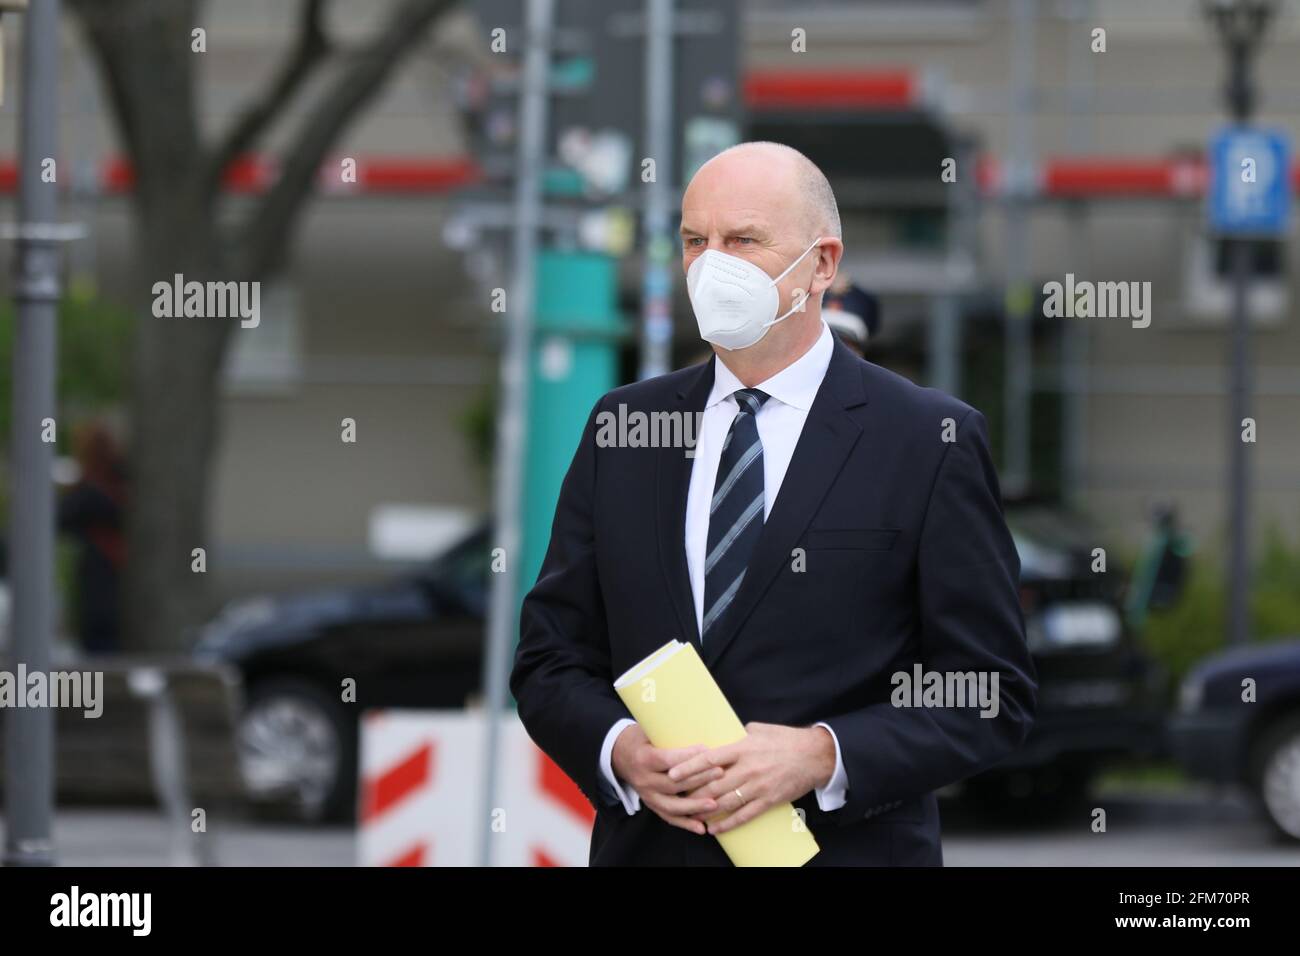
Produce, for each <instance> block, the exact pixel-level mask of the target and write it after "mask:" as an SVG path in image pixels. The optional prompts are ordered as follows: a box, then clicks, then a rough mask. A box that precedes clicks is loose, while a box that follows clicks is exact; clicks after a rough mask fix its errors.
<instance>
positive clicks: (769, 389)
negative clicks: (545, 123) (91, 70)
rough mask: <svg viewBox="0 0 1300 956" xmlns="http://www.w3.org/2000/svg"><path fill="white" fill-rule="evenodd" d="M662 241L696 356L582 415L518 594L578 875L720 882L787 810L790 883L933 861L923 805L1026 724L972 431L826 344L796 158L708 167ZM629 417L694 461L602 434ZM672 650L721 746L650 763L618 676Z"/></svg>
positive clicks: (530, 712) (746, 150)
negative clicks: (670, 248) (703, 694)
mask: <svg viewBox="0 0 1300 956" xmlns="http://www.w3.org/2000/svg"><path fill="white" fill-rule="evenodd" d="M681 236H682V265H683V268H684V271H685V274H686V285H687V290H688V292H689V295H690V300H691V306H692V309H693V310H694V312H695V317H696V322H697V325H698V327H699V330H700V336H701V338H702V339H703V340H704V341H705V342H707V343H709V345H710V346H711V347H712V349H713V352H714V355H713V357H712V358H710V359H709V360H708V361H706V362H704V363H703V364H700V365H696V366H692V367H690V368H686V369H682V370H680V371H676V372H673V373H671V374H668V375H664V376H661V377H658V378H654V379H649V380H647V381H643V382H637V383H635V384H633V385H627V386H624V387H622V388H617V389H614V390H613V391H612V392H610V393H608V394H607V395H605V396H604V397H603V398H601V399H600V401H599V402H597V403H596V405H595V407H594V408H593V409H592V412H591V416H590V418H589V419H588V421H587V425H586V428H585V430H584V432H583V435H582V439H581V441H580V443H579V446H578V450H577V452H576V453H575V455H574V458H573V463H572V465H571V466H570V468H569V471H568V474H567V476H566V477H565V480H564V484H563V487H562V489H561V492H560V499H559V503H558V505H557V507H556V512H555V521H554V525H553V527H552V531H551V541H550V547H549V549H548V550H547V553H546V558H545V560H544V562H543V565H542V569H541V573H540V574H539V576H538V579H537V583H536V585H535V586H534V587H533V589H532V590H531V591H530V592H529V594H528V595H527V597H526V598H525V600H524V605H523V613H522V615H521V620H520V640H519V646H518V650H517V652H516V656H515V663H514V670H513V672H512V674H511V679H510V686H511V691H512V692H513V694H514V696H515V698H516V700H517V701H518V704H519V716H520V718H521V719H522V721H523V722H524V725H525V726H526V727H527V729H528V732H529V734H530V735H531V736H532V738H533V739H534V740H535V741H536V742H537V744H538V745H539V746H540V747H541V748H542V749H543V750H544V751H545V752H546V753H547V754H549V755H550V756H551V758H552V759H554V760H555V762H556V763H557V764H559V766H560V767H561V768H562V769H563V770H564V771H565V772H566V773H567V774H568V775H569V776H570V777H572V778H573V780H574V781H576V782H577V784H578V786H579V787H581V789H582V791H583V792H584V793H585V794H586V796H587V798H588V799H589V800H590V801H591V802H592V805H593V806H594V807H595V808H596V819H595V823H594V826H593V829H592V835H591V850H590V862H591V864H592V865H608V864H634V865H635V864H639V865H717V866H726V865H729V862H730V861H729V860H728V858H727V856H726V854H725V853H724V852H723V850H722V848H721V846H720V844H719V843H718V841H717V840H716V839H715V838H714V836H715V835H716V834H719V833H723V832H726V831H727V830H730V829H733V828H735V827H738V826H743V825H744V824H745V823H747V822H748V821H749V820H752V819H753V818H755V817H756V816H758V815H759V814H761V813H763V812H765V811H766V810H768V809H769V808H771V807H773V806H778V805H781V804H784V803H786V802H791V803H793V804H794V806H795V808H796V809H797V810H798V811H799V812H800V816H801V817H802V821H803V825H806V826H807V828H808V829H809V830H811V831H812V833H813V835H814V837H815V839H816V841H817V843H818V845H819V847H820V851H819V852H818V853H817V854H816V855H815V856H813V858H812V859H811V861H810V862H809V864H808V865H812V866H818V865H911V866H915V865H941V864H942V859H943V858H942V851H941V845H940V837H939V812H938V804H937V801H936V799H935V795H934V791H935V790H936V789H938V788H940V787H944V786H946V785H948V784H952V783H955V782H957V781H959V780H961V779H963V778H965V777H967V776H969V775H971V774H973V773H976V772H978V771H980V770H982V769H984V768H986V767H989V766H991V765H993V764H994V763H996V762H997V761H998V760H1000V759H1001V758H1002V757H1004V756H1006V755H1007V754H1009V753H1010V752H1011V751H1012V750H1014V749H1015V748H1016V747H1017V746H1018V745H1019V744H1020V742H1021V741H1022V740H1023V739H1024V737H1025V735H1026V733H1027V732H1028V730H1029V727H1030V726H1031V724H1032V721H1033V714H1034V707H1035V699H1034V698H1035V691H1036V675H1035V673H1034V669H1033V664H1032V662H1031V659H1030V657H1029V654H1028V651H1027V649H1026V643H1025V633H1024V622H1023V619H1022V616H1021V610H1020V602H1019V596H1018V578H1019V572H1020V566H1019V560H1018V558H1017V554H1016V550H1015V547H1014V545H1013V543H1012V539H1011V535H1010V533H1009V532H1008V530H1007V527H1006V523H1005V521H1004V519H1003V515H1002V505H1001V496H1000V493H999V489H998V481H997V476H996V474H995V472H994V469H993V464H992V461H991V459H990V455H989V450H988V435H987V428H986V425H985V421H984V418H983V416H982V415H981V414H980V413H979V412H978V411H976V410H974V409H972V408H971V407H970V406H968V405H965V404H963V403H962V402H960V401H958V400H957V399H955V398H952V397H950V396H948V395H945V394H943V393H941V392H938V391H935V390H934V389H928V388H920V387H918V386H916V385H914V384H912V383H911V382H909V381H907V380H906V379H903V378H901V377H899V376H897V375H894V374H892V373H890V372H887V371H886V370H884V369H882V368H880V367H878V366H876V365H873V364H871V363H869V362H866V361H864V360H863V359H861V358H860V357H858V356H856V355H854V354H853V353H852V352H850V350H849V349H848V348H847V347H846V346H845V345H844V344H843V343H842V342H839V341H838V340H837V339H836V338H835V337H834V336H833V335H832V334H831V332H830V330H829V329H828V328H827V326H826V323H825V322H824V321H823V320H822V316H821V297H822V294H823V292H825V290H826V289H827V288H828V287H829V286H830V285H831V283H832V282H833V281H834V280H835V275H836V269H837V267H838V265H839V262H840V258H841V256H842V255H843V252H844V243H843V239H842V235H841V228H840V218H839V212H838V210H837V208H836V203H835V197H834V194H833V192H832V190H831V187H830V185H829V183H828V182H827V181H826V178H825V176H823V175H822V173H821V171H820V170H818V169H817V167H816V166H815V165H814V164H813V163H812V162H810V161H809V160H808V159H807V158H806V157H804V156H803V155H802V154H800V153H798V152H797V151H795V150H793V149H790V148H789V147H786V146H782V145H779V144H775V143H744V144H741V145H740V146H736V147H732V148H731V149H728V150H726V151H725V152H723V153H720V154H719V155H717V156H715V157H714V158H713V159H712V160H710V161H709V162H708V163H706V164H705V165H704V166H703V167H701V168H700V170H699V171H698V172H697V173H696V175H695V177H694V178H693V179H692V180H691V182H690V184H689V186H688V187H687V189H686V192H685V194H684V196H683V199H682V219H681ZM638 412H639V413H642V414H644V415H645V416H646V420H648V421H652V422H653V421H666V422H678V421H689V422H690V423H691V424H692V425H693V426H694V427H691V428H686V429H681V430H680V434H684V435H685V434H689V436H690V437H691V438H692V439H693V441H692V442H691V443H690V444H691V447H689V448H683V447H682V445H683V444H686V442H685V441H683V442H679V443H677V445H676V447H674V445H673V443H672V442H657V441H656V442H654V443H653V447H646V444H647V442H645V441H637V440H635V438H630V437H628V438H627V440H623V439H624V438H625V437H626V436H622V435H620V434H617V433H614V430H613V429H611V428H609V427H608V425H609V423H611V422H613V421H615V420H622V421H628V420H632V419H629V418H628V417H627V416H629V415H635V413H638ZM665 413H666V414H667V417H662V416H664V415H665ZM656 415H658V416H661V417H660V418H655V417H653V416H656ZM674 638H676V639H679V640H682V641H690V642H691V643H692V644H694V645H695V647H696V649H697V650H698V651H699V653H700V655H701V657H702V658H703V660H704V662H705V664H706V665H707V667H708V668H709V670H710V672H711V673H712V675H713V677H714V679H715V680H716V681H717V683H718V685H719V686H720V687H721V689H722V691H723V693H724V694H725V695H726V697H727V700H728V701H729V702H730V703H731V705H732V707H733V708H734V709H735V711H736V713H737V715H738V716H739V717H740V719H741V721H742V722H743V723H744V725H745V730H746V735H745V737H744V738H743V739H742V740H740V741H738V742H736V743H732V744H728V745H726V746H721V747H713V748H708V747H705V746H703V745H702V744H701V745H697V746H692V747H686V748H681V749H662V748H656V747H655V746H653V745H652V744H651V743H650V741H649V740H648V739H647V738H646V735H645V733H644V732H643V730H642V729H641V727H640V726H639V725H638V724H637V723H636V722H635V720H633V719H632V717H631V715H630V714H629V713H628V710H627V708H626V707H625V706H624V704H623V703H622V701H621V700H620V698H619V697H618V695H617V694H616V693H615V692H614V689H613V686H612V683H613V681H614V679H615V678H616V677H617V676H618V675H619V674H621V673H623V672H624V671H625V670H627V669H628V668H629V667H631V666H632V665H633V664H635V663H637V662H638V661H639V660H641V659H642V658H644V657H645V656H646V655H648V654H649V653H651V652H652V651H654V650H656V649H657V648H659V647H661V646H662V645H663V644H664V643H666V642H667V641H668V640H671V639H674ZM710 821H711V822H710Z"/></svg>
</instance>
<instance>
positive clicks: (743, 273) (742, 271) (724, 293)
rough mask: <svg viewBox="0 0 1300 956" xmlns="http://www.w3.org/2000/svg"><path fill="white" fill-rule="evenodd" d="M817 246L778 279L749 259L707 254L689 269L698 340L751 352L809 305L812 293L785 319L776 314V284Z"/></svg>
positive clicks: (778, 298) (709, 251)
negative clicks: (769, 331) (755, 346)
mask: <svg viewBox="0 0 1300 956" xmlns="http://www.w3.org/2000/svg"><path fill="white" fill-rule="evenodd" d="M821 241H822V237H821V236H818V237H817V238H816V239H814V240H813V244H812V245H811V246H809V247H808V248H807V249H805V250H804V251H803V252H802V253H800V255H799V258H797V259H795V260H794V262H792V263H790V265H789V266H788V267H787V268H786V270H785V272H782V273H781V274H780V275H779V276H777V277H776V278H775V279H773V278H771V277H770V276H769V275H768V274H767V273H766V272H764V271H763V270H762V269H761V268H759V267H758V266H756V265H754V263H752V262H749V261H747V260H745V259H741V258H739V257H737V256H731V255H728V254H727V253H725V252H718V251H717V250H715V249H706V250H705V251H704V252H703V253H701V254H700V255H699V257H697V258H696V260H695V261H694V262H692V263H691V267H690V268H689V269H687V270H686V291H687V293H688V294H689V295H690V298H691V308H692V309H694V310H695V321H696V322H697V323H698V324H699V326H700V338H702V339H704V341H706V342H712V343H713V344H714V345H720V346H722V347H723V348H724V349H730V350H735V349H744V348H749V346H751V345H753V344H754V343H755V342H757V341H759V340H760V339H761V338H762V337H763V336H765V335H766V334H767V330H768V329H770V328H771V327H772V326H774V325H776V323H778V322H780V321H781V320H782V319H784V318H787V317H788V316H790V315H792V314H793V313H794V312H796V311H797V310H798V309H799V308H800V307H801V306H802V305H803V304H804V303H805V302H807V301H808V293H807V292H805V293H804V294H803V297H802V298H801V299H800V300H799V301H798V303H797V304H795V305H794V306H793V307H791V309H790V311H789V312H787V313H785V315H777V314H776V310H777V309H778V308H780V306H781V294H780V292H778V291H777V288H776V285H777V283H778V282H780V281H781V280H782V279H784V278H785V277H786V276H787V275H788V274H789V272H790V270H791V269H793V268H794V267H795V266H797V265H798V264H799V263H800V262H802V261H803V257H804V256H806V255H808V253H810V252H812V251H813V250H814V249H816V248H817V245H818V244H819V243H820V242H821Z"/></svg>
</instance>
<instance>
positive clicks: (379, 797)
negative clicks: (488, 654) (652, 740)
mask: <svg viewBox="0 0 1300 956" xmlns="http://www.w3.org/2000/svg"><path fill="white" fill-rule="evenodd" d="M500 731H501V734H500V737H499V740H500V762H499V764H498V771H497V773H498V784H497V800H496V806H495V807H492V808H488V807H486V806H485V805H484V803H485V801H484V800H483V799H482V792H483V746H484V742H485V739H486V734H487V723H486V715H484V714H483V713H482V712H466V711H412V710H386V711H369V712H367V713H366V715H365V716H364V717H363V718H362V722H361V759H360V776H361V780H360V786H361V791H360V799H359V801H358V816H359V821H358V840H357V844H358V855H359V862H360V864H361V865H362V866H475V865H477V864H478V862H479V859H478V848H479V834H480V833H482V830H483V828H484V827H487V826H489V825H491V826H492V828H493V829H492V839H493V840H494V841H495V842H494V843H493V862H494V863H495V864H496V865H498V866H586V865H587V856H588V848H589V846H590V842H591V824H592V820H593V819H594V817H595V811H594V810H592V807H591V804H590V803H588V802H587V798H586V797H584V796H583V795H582V791H581V790H579V789H578V787H577V785H576V784H575V783H574V782H573V781H572V780H570V779H569V778H568V777H567V776H566V775H565V774H564V772H563V771H561V770H560V769H559V767H557V766H556V765H555V763H554V762H553V761H552V760H551V759H550V758H549V757H547V756H546V755H545V754H544V753H542V752H541V751H540V750H539V749H537V745H536V744H534V743H533V742H532V739H531V738H529V736H528V733H527V732H526V731H525V730H524V727H523V724H521V723H520V722H519V718H518V717H517V716H515V715H513V714H512V715H509V716H508V717H504V718H502V723H501V727H500Z"/></svg>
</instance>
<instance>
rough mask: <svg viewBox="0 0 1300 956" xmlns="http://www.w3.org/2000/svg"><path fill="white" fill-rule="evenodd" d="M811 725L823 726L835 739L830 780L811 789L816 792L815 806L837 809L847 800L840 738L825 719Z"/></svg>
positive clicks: (828, 809)
mask: <svg viewBox="0 0 1300 956" xmlns="http://www.w3.org/2000/svg"><path fill="white" fill-rule="evenodd" d="M813 726H814V727H825V728H826V731H827V733H829V734H830V735H831V740H833V741H835V772H834V773H833V774H831V779H830V782H829V783H828V784H826V786H824V787H817V788H816V789H815V790H814V791H813V792H814V793H816V794H817V806H819V807H821V808H822V810H823V811H825V812H828V813H829V812H830V811H831V810H838V809H839V808H840V807H842V806H844V804H846V803H847V802H848V799H849V797H848V792H849V775H848V774H847V773H846V772H845V770H844V761H843V760H842V759H841V757H840V738H838V737H836V736H835V731H834V730H832V729H831V725H830V724H828V723H826V722H825V721H818V722H817V723H816V724H813Z"/></svg>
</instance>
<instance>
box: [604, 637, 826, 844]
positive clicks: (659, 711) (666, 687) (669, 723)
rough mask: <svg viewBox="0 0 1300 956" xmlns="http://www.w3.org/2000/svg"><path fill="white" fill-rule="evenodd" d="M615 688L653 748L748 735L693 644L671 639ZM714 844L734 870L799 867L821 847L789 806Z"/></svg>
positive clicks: (777, 808) (713, 743)
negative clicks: (725, 856)
mask: <svg viewBox="0 0 1300 956" xmlns="http://www.w3.org/2000/svg"><path fill="white" fill-rule="evenodd" d="M614 690H615V691H617V692H618V696H619V697H621V698H622V699H623V703H624V704H626V705H627V709H628V710H630V711H631V712H632V716H633V717H635V718H636V721H637V723H639V724H640V725H641V729H642V730H644V731H645V735H646V737H647V738H648V739H649V740H650V743H652V744H653V745H654V746H656V747H660V748H677V747H690V746H693V745H695V744H704V745H706V746H708V747H721V746H722V745H724V744H730V743H735V742H736V741H737V740H740V739H742V738H743V737H745V736H746V734H745V728H744V725H743V724H741V722H740V718H738V717H737V716H736V712H735V711H734V710H732V709H731V705H730V704H729V703H727V698H726V697H725V696H723V693H722V690H721V688H719V687H718V684H717V682H716V681H715V680H714V679H713V675H712V674H710V673H709V669H708V668H707V667H705V666H704V661H702V660H700V655H699V654H698V653H697V652H696V650H695V645H694V644H688V643H685V642H683V641H669V642H668V643H667V644H665V645H664V646H663V647H661V648H659V650H657V651H655V652H654V653H653V654H651V655H649V656H648V657H646V658H645V659H644V660H642V661H641V662H640V663H639V664H636V665H635V666H633V667H632V668H630V669H629V670H628V671H627V672H626V673H625V674H623V676H622V677H620V678H619V679H618V680H616V681H615V682H614ZM726 815H727V814H726V813H719V814H718V815H717V816H716V817H713V818H712V819H715V820H716V819H721V818H723V817H725V816H726ZM717 840H718V842H719V843H721V844H722V849H723V850H725V851H726V853H727V856H728V857H730V858H731V862H732V863H734V864H735V865H736V866H803V864H805V863H807V862H808V861H809V860H810V859H812V858H813V856H814V855H815V854H816V853H817V852H818V851H819V850H820V849H821V848H820V847H818V846H817V841H816V840H814V839H813V835H812V832H811V831H810V830H809V829H808V828H807V826H805V825H804V821H803V818H802V816H800V814H799V813H798V812H797V811H796V810H795V808H794V805H793V804H790V803H783V804H781V805H780V806H775V807H772V808H770V809H769V810H767V811H766V812H764V813H762V814H761V815H759V816H757V817H755V818H754V819H753V820H750V821H749V822H748V823H745V824H742V825H741V826H738V827H736V828H735V829H734V830H728V831H727V832H726V833H722V834H719V835H718V837H717Z"/></svg>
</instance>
